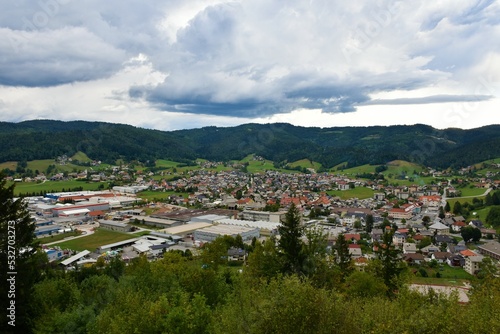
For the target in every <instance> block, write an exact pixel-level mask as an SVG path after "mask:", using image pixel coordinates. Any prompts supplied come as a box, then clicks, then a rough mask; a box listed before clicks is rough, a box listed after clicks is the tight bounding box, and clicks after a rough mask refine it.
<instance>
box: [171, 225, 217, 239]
mask: <svg viewBox="0 0 500 334" xmlns="http://www.w3.org/2000/svg"><path fill="white" fill-rule="evenodd" d="M208 226H212V224H210V223H192V224H185V225H180V226H176V227H171V228H166V229H164V230H162V232H164V233H167V234H172V235H177V236H179V237H183V238H184V237H187V236H189V235H191V234H192V233H194V232H195V231H196V230H199V229H201V228H205V227H208Z"/></svg>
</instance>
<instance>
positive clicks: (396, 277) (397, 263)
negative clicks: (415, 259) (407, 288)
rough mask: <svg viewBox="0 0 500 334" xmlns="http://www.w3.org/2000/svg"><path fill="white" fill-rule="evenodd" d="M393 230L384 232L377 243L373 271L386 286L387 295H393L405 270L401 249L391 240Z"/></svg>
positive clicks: (400, 283) (400, 282)
mask: <svg viewBox="0 0 500 334" xmlns="http://www.w3.org/2000/svg"><path fill="white" fill-rule="evenodd" d="M393 235H394V232H393V231H390V232H385V233H384V235H383V237H382V241H381V242H379V243H377V244H376V245H377V248H378V249H377V251H376V252H375V253H376V256H377V258H376V260H375V273H376V275H377V276H378V277H380V278H381V279H382V280H383V281H384V283H385V285H386V287H387V294H388V296H389V297H392V296H394V293H395V292H396V291H397V290H398V288H399V287H400V286H401V285H402V283H403V276H404V275H403V274H404V272H405V269H406V267H405V264H404V263H403V261H402V260H401V258H400V255H401V250H400V249H398V248H397V247H396V246H395V245H394V244H393V241H392V237H393Z"/></svg>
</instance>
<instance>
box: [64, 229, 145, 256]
mask: <svg viewBox="0 0 500 334" xmlns="http://www.w3.org/2000/svg"><path fill="white" fill-rule="evenodd" d="M136 237H137V235H134V234H126V233H120V232H114V231H109V230H105V229H97V230H96V231H95V232H94V233H93V234H91V235H89V236H87V237H82V238H77V239H73V240H68V241H63V242H61V243H58V244H56V245H57V246H59V247H61V248H62V249H73V250H75V251H83V250H85V249H87V250H89V251H94V250H95V249H96V248H98V247H100V246H102V245H107V244H111V243H114V242H119V241H123V240H127V239H132V238H136Z"/></svg>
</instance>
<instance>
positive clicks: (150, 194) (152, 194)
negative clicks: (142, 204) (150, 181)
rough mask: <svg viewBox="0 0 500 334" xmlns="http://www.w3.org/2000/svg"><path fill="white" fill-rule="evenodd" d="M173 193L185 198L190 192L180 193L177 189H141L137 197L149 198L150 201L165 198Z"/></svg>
mask: <svg viewBox="0 0 500 334" xmlns="http://www.w3.org/2000/svg"><path fill="white" fill-rule="evenodd" d="M171 195H177V196H182V197H184V198H187V196H188V193H178V192H175V191H165V192H163V191H152V190H145V191H141V192H140V193H138V194H137V197H139V198H142V199H143V200H148V201H154V200H155V199H156V200H162V199H165V198H168V197H169V196H171Z"/></svg>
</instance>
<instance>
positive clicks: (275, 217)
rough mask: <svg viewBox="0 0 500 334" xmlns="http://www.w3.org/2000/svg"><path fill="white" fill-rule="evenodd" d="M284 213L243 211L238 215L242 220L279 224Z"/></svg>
mask: <svg viewBox="0 0 500 334" xmlns="http://www.w3.org/2000/svg"><path fill="white" fill-rule="evenodd" d="M285 214H286V211H281V212H269V211H254V210H244V211H243V212H242V213H241V214H240V215H241V218H242V219H244V220H254V221H257V220H261V221H267V222H274V223H280V222H281V220H282V219H283V218H284V217H285Z"/></svg>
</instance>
